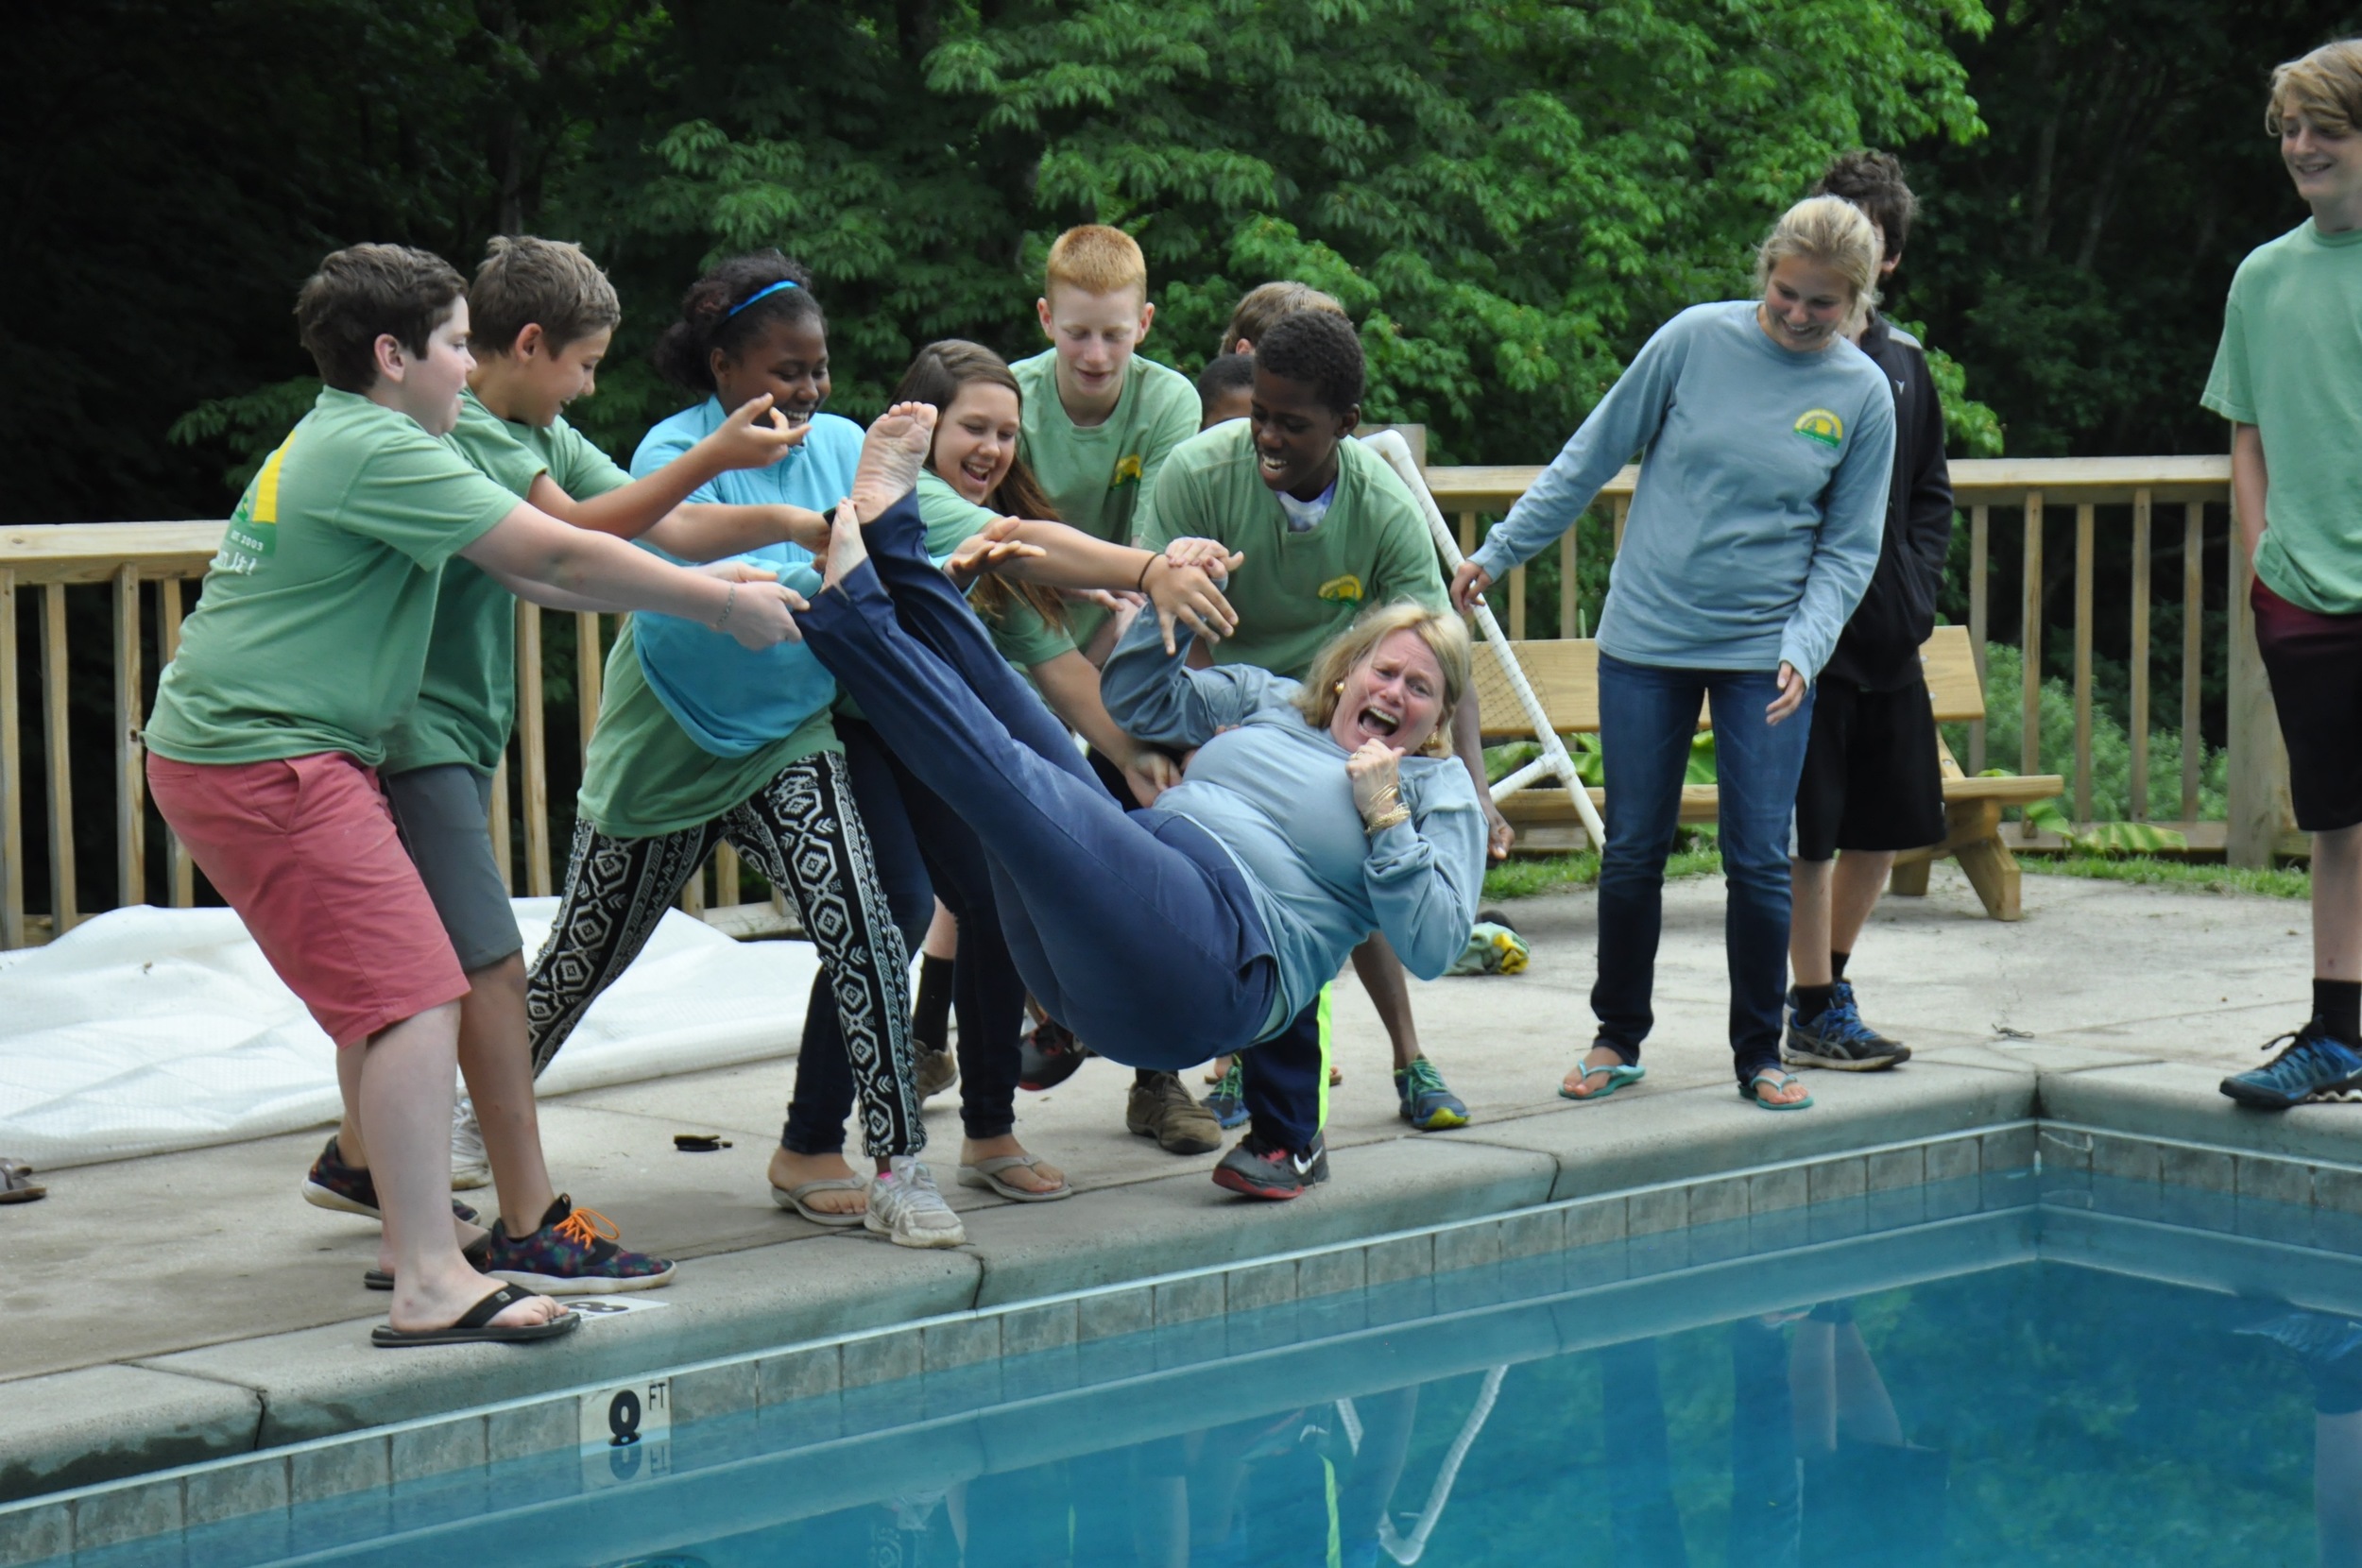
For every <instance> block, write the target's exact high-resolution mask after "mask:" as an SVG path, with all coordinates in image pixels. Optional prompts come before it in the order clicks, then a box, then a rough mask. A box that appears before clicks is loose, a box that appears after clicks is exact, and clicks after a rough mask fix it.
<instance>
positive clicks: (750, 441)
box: [698, 392, 812, 469]
mask: <svg viewBox="0 0 2362 1568" xmlns="http://www.w3.org/2000/svg"><path fill="white" fill-rule="evenodd" d="M811 430H812V425H811V423H810V422H809V421H807V422H805V423H803V424H800V425H791V424H789V423H788V422H787V416H786V415H784V414H781V413H780V412H779V410H778V409H776V408H774V407H772V406H771V394H770V393H768V392H765V393H763V394H762V396H761V397H759V398H749V399H747V400H746V401H745V402H743V403H740V404H739V405H738V406H737V407H736V408H734V409H732V410H731V411H730V417H729V418H727V419H725V420H723V421H722V424H721V428H719V429H718V430H716V431H715V432H714V433H713V434H712V435H709V436H707V437H706V438H705V439H704V440H703V441H701V442H699V443H698V445H700V446H703V447H707V448H709V449H710V451H711V453H712V455H713V458H714V461H715V462H716V463H717V464H718V465H719V466H720V467H722V468H725V469H767V468H769V467H770V466H771V465H772V464H774V463H776V462H778V461H779V459H780V458H782V457H785V456H786V455H787V454H788V453H789V452H791V451H793V450H794V449H795V448H796V447H798V446H801V445H802V444H803V440H804V437H805V435H808V434H809V433H810V432H811Z"/></svg>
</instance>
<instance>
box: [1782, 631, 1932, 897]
mask: <svg viewBox="0 0 2362 1568" xmlns="http://www.w3.org/2000/svg"><path fill="white" fill-rule="evenodd" d="M1942 842H1943V767H1942V765H1941V764H1940V763H1938V762H1937V760H1936V710H1935V708H1934V707H1933V706H1932V704H1930V702H1929V701H1928V697H1927V688H1926V685H1925V684H1923V683H1920V682H1916V681H1914V682H1913V683H1912V684H1910V685H1909V686H1907V687H1905V688H1903V690H1900V691H1865V690H1862V689H1861V688H1860V687H1858V686H1856V685H1855V684H1854V683H1853V682H1852V681H1849V680H1844V679H1842V678H1840V677H1838V676H1834V675H1823V676H1822V677H1821V679H1820V681H1819V682H1818V683H1817V684H1816V685H1815V687H1814V689H1813V698H1812V738H1811V740H1810V741H1809V742H1807V743H1806V747H1805V772H1804V775H1803V777H1802V778H1801V779H1800V780H1799V781H1798V782H1797V786H1796V838H1795V843H1794V845H1793V853H1794V855H1795V857H1796V859H1798V860H1800V861H1825V860H1828V859H1830V858H1831V857H1832V856H1834V855H1835V854H1836V853H1837V852H1838V851H1839V850H1840V849H1863V850H1873V851H1875V850H1886V849H1918V848H1920V847H1922V846H1923V845H1926V844H1940V843H1942Z"/></svg>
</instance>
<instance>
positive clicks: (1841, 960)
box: [1829, 947, 1854, 980]
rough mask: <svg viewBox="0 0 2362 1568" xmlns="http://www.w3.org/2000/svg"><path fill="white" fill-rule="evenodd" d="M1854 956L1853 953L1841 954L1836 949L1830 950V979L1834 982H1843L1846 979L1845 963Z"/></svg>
mask: <svg viewBox="0 0 2362 1568" xmlns="http://www.w3.org/2000/svg"><path fill="white" fill-rule="evenodd" d="M1853 956H1854V955H1853V954H1851V953H1840V952H1839V951H1838V950H1837V949H1836V948H1835V947H1832V948H1830V949H1829V979H1831V980H1843V979H1844V978H1845V961H1846V960H1847V959H1849V958H1852V957H1853Z"/></svg>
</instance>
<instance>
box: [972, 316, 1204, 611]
mask: <svg viewBox="0 0 2362 1568" xmlns="http://www.w3.org/2000/svg"><path fill="white" fill-rule="evenodd" d="M1057 365H1058V351H1057V350H1056V349H1043V350H1042V351H1041V352H1040V353H1038V354H1036V355H1035V356H1034V357H1033V358H1031V359H1022V360H1019V361H1018V362H1017V364H1015V365H1013V366H1010V368H1011V369H1013V370H1015V371H1016V372H1017V383H1018V387H1019V388H1021V389H1022V391H1023V394H1024V425H1023V429H1022V433H1021V434H1020V435H1019V436H1018V455H1019V456H1021V457H1023V458H1024V459H1025V462H1026V465H1027V466H1028V467H1029V468H1031V469H1033V470H1034V477H1035V478H1036V479H1037V480H1039V481H1040V482H1041V487H1042V491H1043V493H1044V494H1046V495H1047V496H1049V498H1050V504H1051V505H1053V506H1054V507H1056V508H1057V511H1058V520H1059V521H1061V522H1066V523H1071V524H1072V525H1073V526H1074V527H1077V528H1080V529H1081V530H1082V531H1083V532H1084V533H1086V534H1091V535H1095V536H1097V537H1100V538H1103V539H1105V540H1107V541H1108V542H1109V543H1111V544H1130V543H1132V542H1133V541H1134V540H1135V539H1136V538H1137V537H1138V536H1139V532H1140V529H1141V527H1142V526H1143V525H1144V523H1145V521H1146V520H1145V518H1144V517H1143V516H1142V513H1143V511H1144V510H1145V507H1146V504H1147V503H1146V501H1145V499H1144V498H1146V497H1148V496H1150V495H1153V494H1154V493H1155V487H1156V475H1157V472H1158V471H1159V470H1160V469H1163V467H1164V465H1165V459H1166V458H1167V457H1169V456H1171V455H1172V452H1173V449H1174V448H1176V447H1178V446H1180V444H1181V443H1182V442H1184V441H1186V440H1188V439H1189V438H1190V436H1192V435H1196V434H1197V419H1198V403H1197V388H1196V387H1195V386H1193V385H1191V384H1190V378H1189V377H1187V376H1185V375H1183V374H1181V372H1179V371H1178V370H1172V369H1168V368H1166V367H1165V366H1161V365H1158V364H1156V363H1155V362H1154V361H1153V360H1146V359H1142V358H1141V357H1140V356H1139V355H1138V354H1134V355H1133V356H1132V358H1131V360H1130V362H1129V363H1128V365H1127V366H1126V367H1125V370H1124V376H1123V393H1122V395H1121V397H1119V398H1118V399H1117V400H1116V406H1115V412H1114V413H1112V414H1110V415H1108V416H1107V418H1105V419H1104V421H1103V422H1101V423H1099V424H1096V425H1091V426H1089V427H1087V428H1085V427H1083V426H1079V425H1077V424H1076V423H1075V422H1074V421H1073V420H1072V419H1070V418H1068V417H1067V411H1066V404H1064V403H1063V402H1061V401H1058V372H1057ZM1075 610H1076V612H1077V613H1076V614H1075V615H1074V617H1073V618H1072V619H1073V628H1074V636H1075V640H1076V641H1078V642H1088V641H1089V640H1090V639H1091V634H1092V633H1093V632H1095V631H1097V630H1098V629H1099V623H1100V622H1101V621H1103V620H1104V619H1105V616H1106V612H1105V611H1104V610H1102V609H1100V608H1098V607H1097V606H1096V605H1076V606H1075Z"/></svg>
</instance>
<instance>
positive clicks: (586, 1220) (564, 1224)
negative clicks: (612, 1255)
mask: <svg viewBox="0 0 2362 1568" xmlns="http://www.w3.org/2000/svg"><path fill="white" fill-rule="evenodd" d="M554 1234H555V1235H556V1236H557V1238H558V1239H559V1240H560V1241H571V1242H573V1244H574V1245H575V1246H577V1247H591V1246H595V1245H597V1244H598V1243H599V1242H602V1241H621V1240H622V1239H623V1237H624V1232H623V1228H622V1227H621V1226H619V1225H617V1224H616V1223H615V1221H614V1220H612V1219H608V1217H607V1216H606V1215H603V1214H601V1213H600V1212H599V1211H598V1210H596V1209H576V1210H575V1211H574V1212H573V1213H572V1214H570V1215H568V1216H567V1217H566V1218H565V1219H561V1220H559V1221H558V1222H557V1224H556V1227H555V1229H554Z"/></svg>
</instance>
